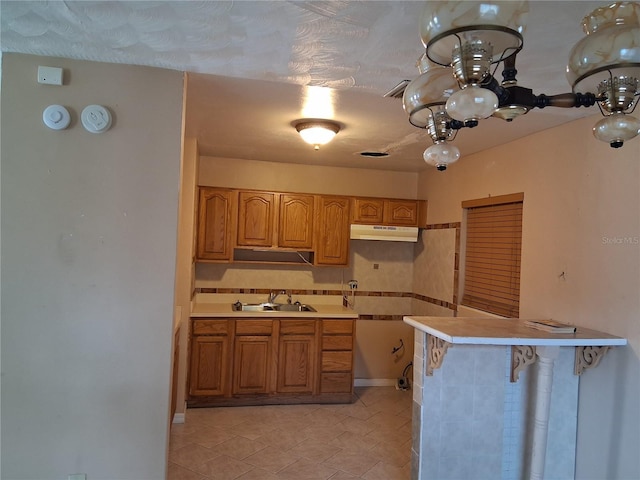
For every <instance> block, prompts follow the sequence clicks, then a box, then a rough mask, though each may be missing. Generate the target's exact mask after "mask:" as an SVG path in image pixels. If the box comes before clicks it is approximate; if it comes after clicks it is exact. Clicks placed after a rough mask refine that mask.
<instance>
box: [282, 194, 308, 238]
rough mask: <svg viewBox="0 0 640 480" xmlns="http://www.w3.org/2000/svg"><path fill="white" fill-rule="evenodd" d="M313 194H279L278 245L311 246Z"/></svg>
mask: <svg viewBox="0 0 640 480" xmlns="http://www.w3.org/2000/svg"><path fill="white" fill-rule="evenodd" d="M314 201H315V197H314V195H303V194H295V193H282V194H280V209H279V212H280V215H279V222H278V247H282V248H295V249H297V250H311V249H312V248H313V213H314Z"/></svg>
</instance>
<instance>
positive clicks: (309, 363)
mask: <svg viewBox="0 0 640 480" xmlns="http://www.w3.org/2000/svg"><path fill="white" fill-rule="evenodd" d="M315 345H316V341H315V336H314V335H283V336H281V337H280V342H279V352H278V385H277V391H278V392H279V393H313V385H314V384H315V377H314V373H315V370H316V365H315V361H314V360H315V358H316V347H315Z"/></svg>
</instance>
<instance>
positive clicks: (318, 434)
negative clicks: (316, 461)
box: [302, 423, 347, 442]
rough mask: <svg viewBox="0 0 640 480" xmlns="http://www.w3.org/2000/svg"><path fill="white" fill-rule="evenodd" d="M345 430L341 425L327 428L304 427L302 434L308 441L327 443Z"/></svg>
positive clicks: (316, 426)
mask: <svg viewBox="0 0 640 480" xmlns="http://www.w3.org/2000/svg"><path fill="white" fill-rule="evenodd" d="M346 431H347V429H346V427H345V426H344V425H342V423H338V424H336V425H328V426H326V427H325V426H318V425H312V426H305V427H304V429H303V430H302V433H303V434H304V435H305V436H306V437H307V438H308V439H310V440H314V441H316V442H329V441H331V440H333V439H334V438H336V437H337V436H338V435H341V434H342V433H344V432H346Z"/></svg>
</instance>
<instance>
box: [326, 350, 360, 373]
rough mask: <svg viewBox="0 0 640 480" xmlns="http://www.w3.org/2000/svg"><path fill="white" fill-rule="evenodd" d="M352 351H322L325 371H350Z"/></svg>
mask: <svg viewBox="0 0 640 480" xmlns="http://www.w3.org/2000/svg"><path fill="white" fill-rule="evenodd" d="M352 358H353V354H352V352H322V371H323V372H350V371H351V365H352Z"/></svg>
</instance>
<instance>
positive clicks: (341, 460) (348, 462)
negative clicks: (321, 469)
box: [324, 451, 379, 476]
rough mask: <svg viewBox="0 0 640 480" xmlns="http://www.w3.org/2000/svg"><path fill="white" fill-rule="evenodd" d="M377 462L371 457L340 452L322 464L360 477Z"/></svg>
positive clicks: (377, 460)
mask: <svg viewBox="0 0 640 480" xmlns="http://www.w3.org/2000/svg"><path fill="white" fill-rule="evenodd" d="M378 462H379V459H377V458H376V457H374V456H371V455H366V454H363V453H351V452H345V451H340V452H338V453H336V454H335V455H334V456H333V457H331V458H328V459H327V460H325V461H324V464H325V465H328V466H330V467H334V468H335V469H336V470H341V471H343V472H347V473H350V474H352V475H357V476H360V475H363V474H364V473H365V472H366V471H368V470H369V469H371V467H373V466H374V465H375V464H376V463H378Z"/></svg>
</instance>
